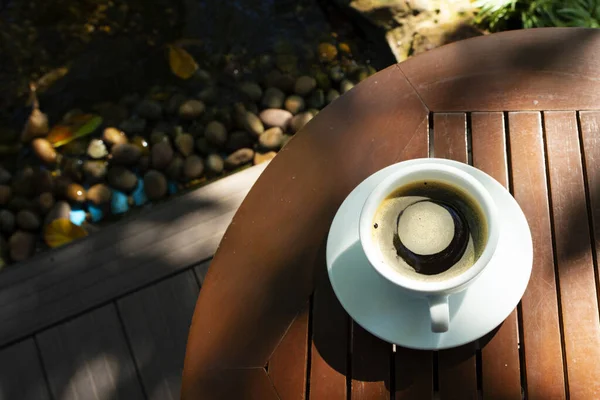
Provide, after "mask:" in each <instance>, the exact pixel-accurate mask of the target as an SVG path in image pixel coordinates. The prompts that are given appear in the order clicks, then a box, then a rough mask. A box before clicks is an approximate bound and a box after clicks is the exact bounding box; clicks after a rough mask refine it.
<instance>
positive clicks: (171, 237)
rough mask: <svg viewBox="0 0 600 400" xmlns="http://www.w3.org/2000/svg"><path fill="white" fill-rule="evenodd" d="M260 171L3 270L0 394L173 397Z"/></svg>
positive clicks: (4, 398) (24, 399)
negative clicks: (218, 254)
mask: <svg viewBox="0 0 600 400" xmlns="http://www.w3.org/2000/svg"><path fill="white" fill-rule="evenodd" d="M265 167H266V163H265V164H261V165H258V166H255V167H252V168H249V169H246V170H244V171H242V172H239V173H237V174H234V175H232V176H229V177H227V178H224V179H221V180H219V181H217V182H215V183H212V184H210V185H207V186H205V187H203V188H201V189H198V190H195V191H193V192H191V193H188V194H185V195H183V196H180V197H178V198H177V199H174V200H171V201H169V202H167V203H164V204H161V205H159V206H156V207H154V208H153V209H152V210H150V211H147V212H143V213H140V214H139V215H136V216H135V217H132V218H128V219H126V220H124V221H123V222H120V223H117V224H114V225H112V226H110V227H107V228H105V229H103V230H102V231H100V232H98V233H96V234H94V235H92V236H90V237H89V238H87V239H85V240H82V241H79V242H76V243H73V244H72V245H70V246H67V247H65V248H62V249H59V250H56V251H53V252H48V253H44V254H41V255H39V256H37V257H35V258H34V259H32V260H31V261H28V262H26V263H23V264H20V265H18V266H15V268H13V269H10V270H8V271H6V272H4V273H2V274H0V399H1V400H12V399H19V400H46V399H48V400H51V399H54V400H70V399H79V400H81V399H97V400H104V399H106V400H108V399H127V400H135V399H157V400H164V399H179V391H180V385H181V370H182V368H183V359H184V353H185V346H186V341H187V334H188V330H189V326H190V321H191V317H192V313H193V311H194V305H195V303H196V298H197V296H198V293H199V291H200V288H201V285H202V281H203V279H204V275H205V274H206V271H207V269H208V264H209V261H210V260H209V259H210V257H212V255H213V254H214V252H215V250H216V248H217V245H218V243H219V241H220V239H221V237H222V236H223V233H224V231H225V228H226V227H227V226H228V225H229V223H230V222H231V219H232V217H233V214H234V213H235V211H236V210H237V208H238V207H239V205H240V203H241V201H242V200H243V198H244V197H245V195H246V193H247V192H248V191H249V189H250V187H251V186H252V185H253V184H254V182H255V181H256V179H257V178H258V177H259V176H260V173H261V172H262V171H263V170H264V168H265Z"/></svg>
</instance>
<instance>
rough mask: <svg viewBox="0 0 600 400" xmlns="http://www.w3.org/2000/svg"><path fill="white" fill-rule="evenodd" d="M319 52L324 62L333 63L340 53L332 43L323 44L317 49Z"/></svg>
mask: <svg viewBox="0 0 600 400" xmlns="http://www.w3.org/2000/svg"><path fill="white" fill-rule="evenodd" d="M317 51H318V52H319V58H320V59H321V60H322V61H327V62H331V61H333V60H335V58H336V57H337V54H338V51H337V49H336V47H335V46H334V45H333V44H331V43H321V44H319V47H317Z"/></svg>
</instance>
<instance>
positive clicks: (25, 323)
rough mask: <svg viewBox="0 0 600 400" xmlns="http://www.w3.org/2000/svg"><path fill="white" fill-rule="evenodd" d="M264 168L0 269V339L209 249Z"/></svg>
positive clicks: (182, 263)
mask: <svg viewBox="0 0 600 400" xmlns="http://www.w3.org/2000/svg"><path fill="white" fill-rule="evenodd" d="M264 168H265V165H263V164H261V165H257V166H256V167H252V168H249V169H247V170H244V171H242V172H239V173H237V174H234V175H232V176H229V177H226V178H224V179H221V180H219V181H217V182H215V183H213V184H210V185H207V186H205V187H203V188H200V189H197V190H195V191H192V192H190V193H187V194H185V195H182V196H180V197H177V198H174V199H171V200H170V201H169V202H168V204H161V205H158V206H156V207H153V208H152V209H151V210H150V211H148V212H140V213H139V214H137V215H134V216H131V217H130V218H127V219H125V220H124V221H122V222H119V223H115V224H113V225H110V226H108V227H106V228H104V229H102V230H101V231H100V232H98V233H96V234H93V235H91V236H90V237H89V238H86V239H84V240H81V241H78V242H75V243H73V244H72V245H70V246H66V247H65V248H62V249H58V250H55V251H52V252H51V253H44V254H42V255H40V256H38V257H34V258H33V259H31V260H30V261H27V262H25V263H23V264H22V265H21V266H20V268H17V269H9V270H7V271H5V272H3V273H2V274H1V275H0V325H1V326H2V327H3V328H2V330H0V345H2V344H3V343H7V342H9V341H12V340H15V339H17V338H19V337H23V336H25V335H27V334H29V333H32V332H34V331H36V330H39V329H42V328H43V327H45V326H48V325H50V324H52V323H55V322H58V321H60V320H61V319H64V318H67V317H69V316H72V315H75V314H77V313H80V312H82V311H85V310H86V309H90V308H93V307H94V306H97V305H99V304H102V303H104V302H106V301H110V300H111V299H114V298H116V297H118V296H121V295H123V294H126V293H128V292H130V291H132V290H135V289H136V288H138V287H141V286H143V285H146V284H147V283H150V282H152V281H155V280H158V279H160V278H162V277H164V276H167V275H169V274H172V273H173V272H174V271H178V270H181V269H183V268H186V267H189V266H190V265H193V264H195V263H197V262H198V261H201V260H203V259H208V258H209V257H211V256H212V255H213V254H214V252H215V250H216V248H217V246H218V243H219V241H220V240H221V238H222V236H223V233H224V231H225V229H226V228H227V226H228V225H229V223H230V222H231V219H232V218H233V215H234V213H235V212H236V210H237V208H238V207H239V205H240V203H241V202H242V200H243V198H244V197H245V195H246V194H247V192H248V191H249V189H250V187H251V186H252V185H253V183H254V182H255V181H256V179H257V178H258V176H259V175H260V173H261V172H262V171H263V169H264ZM83 259H85V262H81V261H82V260H83Z"/></svg>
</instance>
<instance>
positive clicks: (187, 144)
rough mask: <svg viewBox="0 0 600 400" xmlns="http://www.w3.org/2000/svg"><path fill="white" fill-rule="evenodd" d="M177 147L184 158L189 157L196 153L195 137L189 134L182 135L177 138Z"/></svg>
mask: <svg viewBox="0 0 600 400" xmlns="http://www.w3.org/2000/svg"><path fill="white" fill-rule="evenodd" d="M175 147H176V148H177V150H179V152H180V153H181V154H182V155H183V156H184V157H188V156H190V155H191V154H192V153H193V152H194V137H193V136H192V135H190V134H189V133H182V134H181V135H177V137H175Z"/></svg>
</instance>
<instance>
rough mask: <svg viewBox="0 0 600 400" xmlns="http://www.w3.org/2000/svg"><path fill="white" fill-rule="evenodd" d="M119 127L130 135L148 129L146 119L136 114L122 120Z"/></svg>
mask: <svg viewBox="0 0 600 400" xmlns="http://www.w3.org/2000/svg"><path fill="white" fill-rule="evenodd" d="M119 129H120V130H122V131H124V132H126V133H128V134H130V135H137V134H140V133H143V132H144V131H145V130H146V120H145V119H143V118H140V117H138V116H136V115H134V116H133V117H131V118H129V119H126V120H125V121H123V122H121V123H120V124H119Z"/></svg>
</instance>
